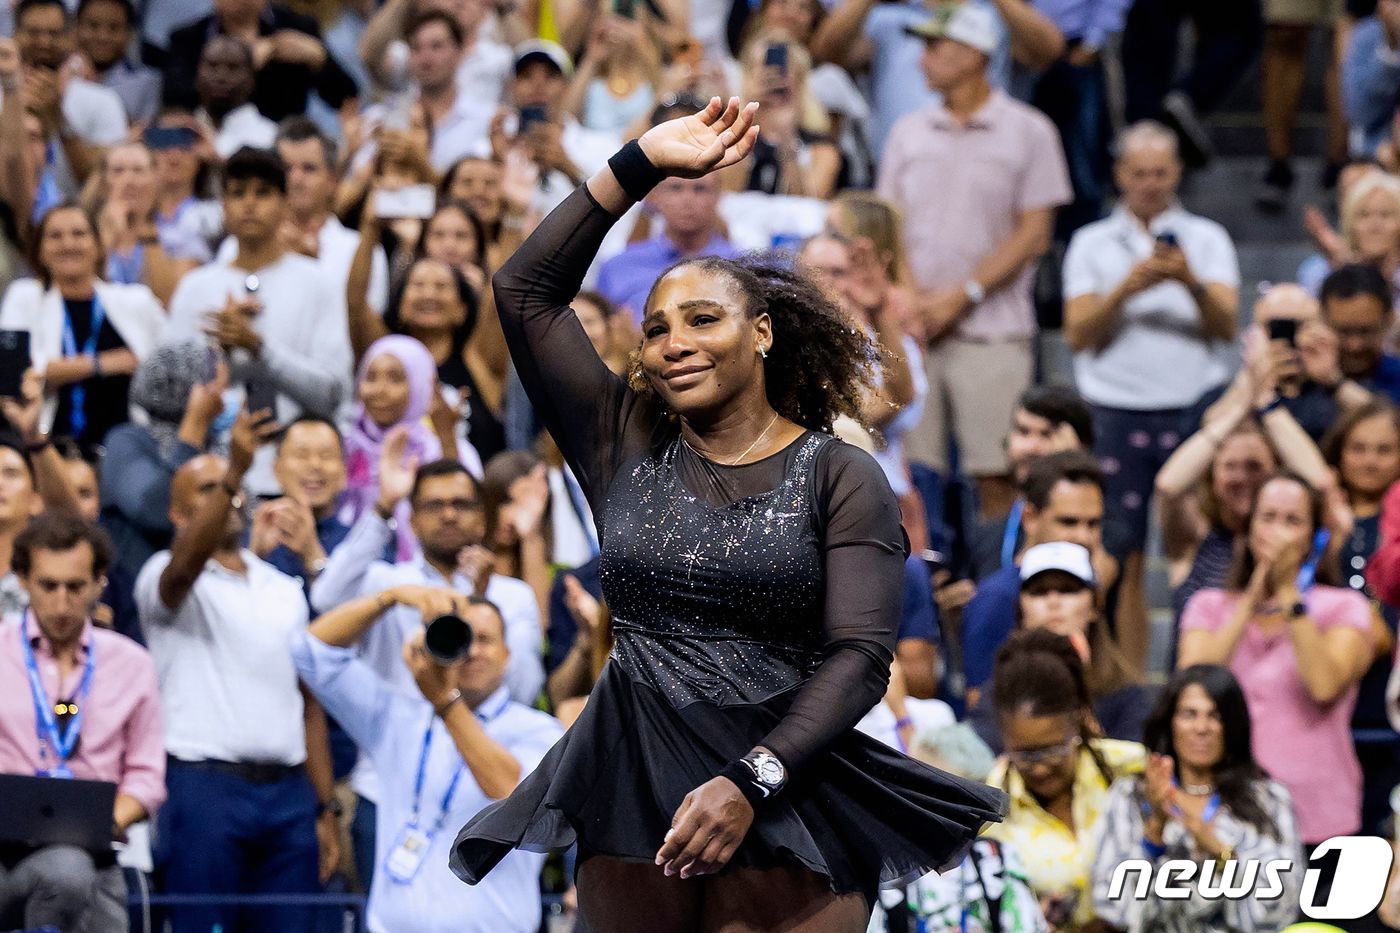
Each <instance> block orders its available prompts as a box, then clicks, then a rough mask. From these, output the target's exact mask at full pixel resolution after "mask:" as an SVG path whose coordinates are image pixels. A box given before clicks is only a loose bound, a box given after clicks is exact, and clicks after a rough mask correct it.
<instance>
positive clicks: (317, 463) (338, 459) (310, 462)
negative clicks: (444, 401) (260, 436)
mask: <svg viewBox="0 0 1400 933" xmlns="http://www.w3.org/2000/svg"><path fill="white" fill-rule="evenodd" d="M391 358H392V357H391ZM400 369H402V367H400ZM272 470H273V473H274V475H276V477H277V483H278V485H280V486H281V487H282V489H283V490H284V491H285V492H286V493H287V495H288V496H290V497H291V498H293V499H296V500H297V501H298V502H301V503H303V504H305V505H306V506H307V507H308V508H309V509H311V511H312V513H313V514H316V515H320V514H322V513H324V512H325V511H326V510H327V509H329V508H330V507H331V506H332V505H334V504H335V500H336V498H337V497H338V496H339V495H340V493H341V491H342V490H344V489H345V456H344V451H343V450H342V449H341V446H340V435H338V434H336V432H335V429H334V428H333V427H331V426H330V425H328V424H323V423H321V422H317V421H299V422H297V423H295V424H293V425H292V426H291V427H289V428H288V429H287V432H286V433H285V434H284V435H282V442H281V444H279V445H278V447H277V459H276V460H275V461H274V462H273V465H272Z"/></svg>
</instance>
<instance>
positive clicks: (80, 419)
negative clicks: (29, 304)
mask: <svg viewBox="0 0 1400 933" xmlns="http://www.w3.org/2000/svg"><path fill="white" fill-rule="evenodd" d="M69 311H70V309H69V308H68V307H67V306H66V305H65V307H64V309H63V355H64V356H78V355H79V352H78V339H77V337H75V336H74V335H73V321H72V318H71V316H70V314H69ZM106 320H107V313H106V312H105V311H104V310H103V309H102V299H101V298H98V297H97V292H95V291H94V292H93V293H92V330H91V332H89V333H88V337H87V340H86V341H85V342H84V343H83V349H82V354H81V355H82V356H91V357H96V356H97V337H98V335H99V334H101V333H102V325H103V324H104V323H105V322H106ZM84 381H86V380H81V381H78V382H75V383H73V384H72V386H71V387H70V389H69V396H68V397H69V399H70V400H71V402H72V410H71V411H70V412H69V413H68V424H69V427H70V428H71V429H72V430H71V433H72V435H73V437H80V436H81V435H82V433H83V429H84V428H86V427H87V413H86V412H85V411H83V403H84V402H85V401H86V400H87V389H86V387H85V386H84V385H83V382H84Z"/></svg>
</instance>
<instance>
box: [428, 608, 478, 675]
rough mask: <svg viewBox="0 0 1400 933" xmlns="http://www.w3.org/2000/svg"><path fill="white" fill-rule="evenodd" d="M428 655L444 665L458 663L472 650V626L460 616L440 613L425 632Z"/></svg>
mask: <svg viewBox="0 0 1400 933" xmlns="http://www.w3.org/2000/svg"><path fill="white" fill-rule="evenodd" d="M423 648H424V649H425V650H426V651H427V652H428V657H430V658H432V659H433V660H434V661H436V662H437V663H438V664H441V665H443V666H444V667H445V666H447V665H449V664H456V663H457V662H458V661H460V660H462V659H463V658H465V657H466V656H467V655H468V654H470V653H471V650H472V627H471V626H470V625H468V624H467V623H466V621H465V620H463V619H462V618H461V617H460V616H454V615H450V614H449V615H440V616H438V617H437V618H436V619H433V620H432V621H431V622H429V623H428V626H427V628H426V630H425V631H424V632H423Z"/></svg>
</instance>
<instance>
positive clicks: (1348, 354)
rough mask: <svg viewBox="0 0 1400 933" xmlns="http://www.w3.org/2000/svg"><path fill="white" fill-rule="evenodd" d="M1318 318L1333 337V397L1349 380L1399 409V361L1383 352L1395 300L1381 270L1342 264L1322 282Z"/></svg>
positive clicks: (1391, 320) (1392, 320)
mask: <svg viewBox="0 0 1400 933" xmlns="http://www.w3.org/2000/svg"><path fill="white" fill-rule="evenodd" d="M1318 297H1319V299H1320V301H1321V303H1322V319H1323V321H1324V322H1326V324H1327V326H1328V327H1329V328H1331V330H1332V333H1334V334H1336V336H1337V341H1336V357H1337V372H1336V377H1337V378H1336V381H1335V382H1334V383H1332V386H1331V387H1332V388H1333V394H1334V395H1335V394H1336V390H1338V389H1341V388H1342V383H1343V382H1345V381H1347V380H1350V381H1352V382H1355V383H1356V384H1357V385H1359V386H1360V387H1361V388H1363V389H1365V390H1367V391H1368V392H1372V393H1380V394H1381V395H1383V396H1385V397H1386V398H1387V399H1389V400H1390V401H1391V402H1393V403H1395V404H1397V405H1400V358H1397V357H1394V356H1391V355H1390V354H1389V353H1386V352H1385V343H1386V339H1387V336H1388V335H1389V333H1390V326H1391V324H1393V323H1394V312H1393V310H1392V308H1393V301H1394V296H1393V293H1392V290H1391V287H1390V283H1389V282H1387V281H1386V279H1385V276H1384V275H1382V274H1381V272H1380V270H1379V269H1377V268H1375V267H1374V266H1369V265H1361V264H1356V265H1349V266H1342V267H1341V268H1340V269H1338V270H1337V271H1335V272H1333V273H1332V274H1331V275H1329V276H1328V277H1327V278H1326V279H1324V280H1323V282H1322V291H1321V292H1320V293H1319V295H1318Z"/></svg>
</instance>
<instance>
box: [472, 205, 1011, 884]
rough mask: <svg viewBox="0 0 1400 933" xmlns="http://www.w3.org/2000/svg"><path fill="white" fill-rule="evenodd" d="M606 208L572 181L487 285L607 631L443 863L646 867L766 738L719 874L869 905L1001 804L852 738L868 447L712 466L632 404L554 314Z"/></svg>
mask: <svg viewBox="0 0 1400 933" xmlns="http://www.w3.org/2000/svg"><path fill="white" fill-rule="evenodd" d="M614 220H615V218H614V217H613V216H612V215H611V214H609V213H607V212H606V211H604V210H603V209H602V208H601V207H599V206H598V205H597V204H596V203H595V202H594V201H593V200H592V198H591V196H590V195H589V194H588V192H587V191H586V189H581V190H579V191H577V192H575V193H574V194H573V195H572V196H571V197H570V198H569V199H568V200H567V201H565V202H564V203H563V204H562V205H560V206H559V207H558V208H557V209H556V210H555V211H554V212H553V213H552V214H550V216H549V217H548V218H546V219H545V221H544V223H543V224H541V225H540V227H539V229H538V230H536V231H535V233H534V234H533V235H532V236H531V237H530V239H529V240H528V241H527V242H526V243H525V245H524V246H523V247H521V249H520V250H519V251H518V252H517V253H516V255H515V256H514V257H513V258H512V259H511V260H510V261H509V262H508V263H507V264H506V265H505V266H504V267H503V268H502V269H501V270H500V272H498V273H497V274H496V278H495V288H496V302H497V307H498V309H499V311H500V315H501V323H502V326H503V327H504V329H505V335H506V339H507V341H508V342H509V344H510V349H511V354H512V356H513V358H514V361H515V365H516V367H517V369H518V370H519V373H520V377H521V380H522V381H523V383H524V385H525V387H526V389H527V390H528V391H529V394H530V399H531V401H532V402H533V403H534V405H535V407H536V410H537V411H538V412H539V413H540V414H541V416H542V417H543V419H544V421H545V423H546V425H547V426H548V427H549V430H550V432H551V433H552V434H553V436H554V438H555V440H556V441H557V442H558V444H559V447H560V450H561V451H562V452H563V453H564V456H565V458H566V459H567V460H568V462H569V464H570V466H571V467H572V468H573V469H574V471H575V473H576V474H577V476H578V478H579V480H580V482H581V484H582V486H583V488H584V491H585V493H586V494H587V496H588V499H589V502H590V504H591V506H592V508H593V511H594V514H595V516H597V519H598V526H599V529H600V538H601V545H602V547H601V550H602V555H601V573H602V583H603V593H604V595H605V596H606V598H607V602H608V607H609V609H610V611H611V613H612V619H613V623H612V624H613V632H614V635H615V641H616V644H615V647H614V649H613V653H612V656H611V658H610V659H609V661H608V663H607V665H606V666H605V667H604V669H603V672H602V674H601V676H600V677H599V680H598V683H597V684H596V685H595V686H594V688H593V692H592V693H591V695H590V696H589V699H588V703H587V705H586V706H585V708H584V711H583V713H582V715H581V716H580V717H579V719H578V721H577V722H576V723H575V724H574V725H573V727H572V728H571V729H570V730H569V732H568V733H567V734H566V735H565V736H564V737H563V738H562V739H560V741H559V742H558V744H556V745H555V746H554V748H553V749H551V750H550V751H549V753H548V754H547V755H546V756H545V757H544V759H543V761H541V762H540V764H539V766H538V767H537V768H536V769H535V770H534V771H533V772H532V773H531V774H529V775H528V776H527V777H526V778H525V779H524V780H523V781H522V782H521V783H520V785H519V786H518V787H517V788H516V789H515V791H514V792H513V793H512V794H511V795H510V796H509V797H507V798H506V799H504V800H501V801H497V802H496V803H494V804H492V805H491V806H489V807H487V808H486V809H485V810H483V811H482V812H481V813H479V814H478V815H477V816H476V817H474V818H473V819H472V820H471V822H469V823H468V824H467V825H466V826H465V827H464V828H463V829H462V831H461V832H460V833H459V834H458V836H457V840H456V843H455V845H454V848H453V855H452V870H453V871H454V872H456V873H457V875H458V876H459V877H461V878H462V879H464V880H465V881H467V882H469V883H475V882H476V881H479V880H480V879H481V878H482V877H483V876H484V875H485V874H486V873H487V872H489V871H490V870H491V868H492V867H493V866H494V865H495V864H496V863H497V862H498V861H500V860H501V858H502V857H504V856H505V855H506V853H507V852H509V851H510V850H511V849H513V848H524V849H528V850H531V851H536V852H538V851H543V850H546V849H551V848H559V847H565V846H568V845H570V844H571V843H573V842H574V841H576V840H577V841H578V843H579V850H580V856H581V858H586V857H588V856H591V855H595V854H601V855H607V856H612V857H616V858H622V859H628V860H637V861H644V862H647V863H651V862H653V860H654V859H655V857H656V852H657V850H658V849H659V848H660V847H661V844H662V840H663V838H664V836H665V835H666V831H667V830H668V829H670V826H671V819H672V817H673V815H674V814H675V812H676V810H677V808H678V807H679V806H680V804H681V801H682V799H683V798H684V797H685V795H686V794H688V793H689V792H690V791H692V790H694V789H695V788H697V787H699V786H700V785H701V784H704V783H705V782H706V781H708V780H710V779H711V778H713V777H714V776H715V775H716V774H717V773H718V772H719V771H720V770H721V769H722V768H724V766H725V765H727V764H728V763H729V762H731V761H733V760H735V759H736V758H739V757H741V756H743V755H745V754H747V753H748V752H749V751H750V750H751V749H752V748H753V747H754V746H756V745H764V746H765V747H767V748H769V749H770V750H771V751H772V752H773V753H774V754H775V755H777V757H778V758H779V760H781V761H782V762H783V763H784V765H786V767H787V770H788V784H787V786H786V787H785V788H784V789H783V791H782V792H781V793H780V794H778V795H777V796H776V797H774V798H773V799H772V800H770V801H765V803H764V804H763V805H762V806H761V808H760V809H759V811H758V813H757V814H756V815H755V819H754V822H753V825H752V827H751V829H750V830H749V833H748V835H747V837H746V838H745V840H744V842H743V844H742V845H741V846H740V847H739V849H738V851H737V852H736V853H735V855H734V857H733V858H732V859H731V860H730V862H729V865H728V866H727V867H726V869H725V870H729V869H730V868H733V867H761V868H762V867H773V866H779V865H789V866H800V867H806V868H808V869H810V870H812V871H814V872H818V873H820V874H822V875H824V876H826V878H828V879H829V882H830V887H831V889H832V890H833V891H835V892H837V893H843V894H844V893H848V892H861V893H863V894H864V895H865V896H866V898H867V901H868V902H870V900H871V899H872V898H873V895H874V891H875V888H876V887H877V885H879V884H883V883H890V882H895V881H902V880H908V879H911V878H913V877H916V876H918V875H921V874H924V873H925V872H927V871H929V870H932V869H935V868H942V867H945V866H947V865H950V864H953V863H956V862H957V861H958V860H960V859H961V857H962V855H963V853H964V852H965V851H966V849H967V848H968V846H969V845H970V844H971V842H972V840H973V838H974V837H975V836H976V834H977V832H978V830H979V829H980V828H981V827H982V825H983V824H984V823H985V822H986V821H989V820H997V819H1000V817H1001V816H1002V815H1003V813H1004V812H1005V797H1004V795H1002V793H1001V792H1000V791H998V790H996V789H994V788H991V787H988V786H985V785H982V784H977V783H974V782H968V781H963V780H961V779H958V778H955V777H952V776H951V775H947V774H944V773H943V772H940V771H937V770H934V769H932V768H929V767H926V766H925V765H923V764H920V763H919V762H916V761H914V760H912V759H910V758H907V757H905V756H904V755H901V754H899V753H898V752H896V751H895V750H893V749H891V748H888V747H887V746H885V745H884V744H882V743H880V742H878V741H876V740H875V739H872V738H869V737H867V736H865V735H864V734H862V733H859V732H856V731H855V730H854V729H853V726H854V725H855V724H856V722H858V721H859V720H860V718H861V717H862V716H863V715H864V714H865V713H866V712H867V711H868V710H869V709H870V708H871V707H872V706H874V705H875V704H876V703H878V702H880V700H881V698H882V697H883V696H884V692H885V686H886V683H887V680H888V676H889V666H890V661H891V658H892V657H893V647H894V640H895V632H896V630H897V627H898V624H899V617H900V599H901V592H902V586H903V564H904V558H905V555H906V549H907V544H906V540H905V538H904V535H903V531H902V529H901V528H900V523H899V507H898V504H897V502H896V500H895V497H894V494H893V493H892V492H891V491H890V487H889V484H888V482H887V481H886V480H885V477H884V474H883V472H882V471H881V469H880V467H879V465H878V464H876V462H875V461H874V460H873V459H872V458H871V457H869V456H868V455H866V454H865V453H864V452H862V451H860V450H857V449H856V448H854V447H851V446H849V445H847V444H844V443H842V442H840V441H838V440H836V439H835V438H833V437H830V436H828V435H825V434H818V433H815V432H807V433H805V434H804V435H802V436H801V437H800V438H799V439H798V440H796V441H794V442H793V443H792V444H790V445H789V446H788V447H787V448H786V449H785V450H782V451H780V452H778V453H776V454H773V455H772V456H770V457H767V458H765V459H762V460H759V461H756V462H754V463H749V464H745V465H743V466H737V467H729V466H721V465H718V464H715V463H713V462H711V461H709V460H706V459H705V458H704V457H702V456H700V455H699V454H697V453H696V452H695V451H694V450H692V449H691V448H690V447H689V446H688V445H687V444H685V443H684V441H682V440H681V439H680V437H679V433H678V430H677V429H676V427H675V426H674V425H673V424H671V423H669V422H667V421H665V420H662V419H659V418H658V417H656V416H655V415H653V414H650V412H651V409H650V407H649V406H647V405H646V404H644V403H643V401H642V400H641V399H639V398H638V396H636V395H635V394H634V393H633V392H631V391H630V390H629V389H628V388H627V387H626V385H625V384H624V382H623V381H622V380H621V379H619V378H618V377H617V376H615V375H614V374H613V373H612V372H610V371H609V370H608V369H607V368H606V367H605V366H604V365H603V363H602V362H601V361H600V360H599V359H598V356H597V354H596V353H595V352H594V351H593V348H592V345H591V344H590V343H589V341H588V338H587V336H586V335H585V334H584V332H583V328H582V327H581V326H580V325H579V323H578V320H577V319H576V318H575V317H574V315H573V312H572V311H570V310H569V307H568V304H569V301H570V300H571V299H572V297H573V296H574V295H575V294H576V293H577V291H578V288H579V283H580V282H581V281H582V279H583V275H584V271H585V269H586V268H587V266H588V264H589V263H590V262H591V260H592V259H593V257H594V255H595V254H596V252H597V249H598V244H599V243H600V242H601V240H602V238H603V235H604V234H605V233H606V232H607V230H608V228H609V227H610V226H611V225H612V223H613V222H614ZM774 339H775V340H782V339H784V335H783V334H781V333H779V334H775V337H774Z"/></svg>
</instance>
